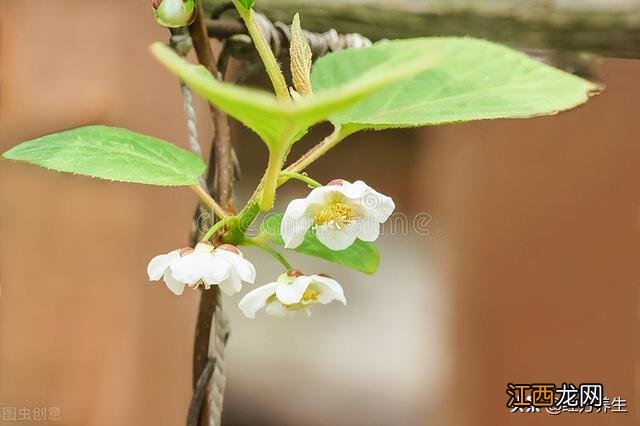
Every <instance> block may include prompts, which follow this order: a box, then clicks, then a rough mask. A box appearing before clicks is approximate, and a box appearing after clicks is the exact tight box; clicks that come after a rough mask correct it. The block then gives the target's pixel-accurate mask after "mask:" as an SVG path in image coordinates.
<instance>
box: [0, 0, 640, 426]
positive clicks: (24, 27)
mask: <svg viewBox="0 0 640 426" xmlns="http://www.w3.org/2000/svg"><path fill="white" fill-rule="evenodd" d="M147 3H148V2H146V1H135V2H132V1H125V0H121V1H72V0H65V1H62V0H58V1H55V2H53V1H46V0H36V1H32V2H16V1H9V0H0V149H1V150H2V151H4V150H6V149H8V148H10V147H11V146H13V145H15V144H17V143H19V142H20V141H23V140H26V139H29V138H32V137H36V136H39V135H42V134H45V133H49V132H54V131H60V130H63V129H68V128H72V127H76V126H81V125H86V124H92V123H104V124H109V125H115V126H122V127H127V128H130V129H132V130H136V131H139V132H143V133H148V134H151V135H154V136H157V137H161V138H163V139H166V140H170V141H172V142H175V143H176V144H178V145H181V146H184V147H186V130H185V125H184V122H183V116H182V105H181V100H180V93H179V88H178V85H177V83H176V82H175V80H174V79H173V78H172V77H171V76H170V75H169V74H168V73H167V72H165V71H164V70H163V69H162V68H161V67H160V66H159V65H158V64H156V63H155V62H154V60H153V59H152V58H151V56H150V55H149V54H148V50H147V47H148V46H149V44H150V43H152V42H153V41H156V40H166V39H167V33H166V31H164V30H162V29H160V28H158V27H157V26H156V24H155V23H154V20H153V18H152V16H151V11H150V8H149V5H148V4H147ZM638 76H640V62H638V61H632V60H614V59H608V60H604V61H603V62H602V64H601V66H600V78H601V79H602V80H603V81H605V82H606V84H607V90H606V91H605V92H604V93H603V94H601V95H599V96H598V97H596V98H594V99H593V100H592V101H591V102H589V103H588V104H587V105H584V106H582V107H579V108H577V109H575V110H573V111H570V112H567V113H563V114H561V115H559V116H556V117H540V118H535V119H530V120H502V121H491V122H478V123H470V124H463V125H455V126H445V127H439V128H426V129H419V130H404V131H396V132H386V133H375V134H374V133H367V134H362V135H358V136H355V137H352V138H351V139H350V140H348V141H347V142H343V144H342V145H340V146H338V147H337V148H336V149H335V150H334V151H333V152H331V153H330V155H329V156H327V157H326V158H324V159H322V160H321V161H319V162H318V163H317V164H314V166H313V167H312V168H311V169H310V172H311V173H312V175H313V176H314V177H315V178H317V179H318V180H321V181H328V180H330V179H333V178H336V177H342V178H346V179H356V178H364V179H365V180H366V181H367V182H368V183H370V184H371V185H372V186H374V187H375V188H377V189H378V190H380V191H381V192H383V193H387V194H391V195H392V196H393V197H394V199H395V200H396V202H397V206H398V208H397V211H398V212H399V213H402V214H403V215H404V218H405V219H402V217H401V218H400V219H399V222H394V224H393V226H390V225H389V226H387V227H386V228H385V231H384V235H383V237H382V238H381V239H380V241H379V242H380V245H379V247H380V250H381V252H382V254H383V260H382V264H381V267H380V270H379V273H377V274H376V275H375V276H373V277H367V276H362V275H360V274H358V273H356V272H351V271H348V270H344V269H341V268H338V267H332V266H327V265H326V264H323V263H321V262H319V261H315V260H309V259H301V258H300V257H296V256H293V258H294V259H300V262H299V263H300V264H301V265H304V266H303V267H304V269H305V270H309V271H324V272H327V273H329V274H331V275H333V276H334V277H335V278H337V279H338V280H339V281H340V282H341V283H343V285H344V287H345V291H346V293H347V297H348V301H349V306H348V308H344V307H342V306H337V305H335V306H333V305H332V306H328V307H327V308H326V309H324V308H323V309H316V310H315V312H314V314H313V316H311V317H310V318H305V317H297V318H296V319H289V320H278V319H269V318H265V317H261V318H260V319H257V320H253V321H252V320H248V319H246V318H243V317H242V316H241V315H239V312H238V310H237V309H236V307H235V305H236V304H237V302H238V300H239V297H231V298H229V297H225V300H224V303H225V305H226V309H227V312H228V313H229V315H230V316H231V320H232V337H231V339H230V342H229V348H228V352H227V366H228V367H227V368H228V370H227V371H228V376H227V380H228V386H227V395H226V400H225V404H226V405H225V413H224V419H223V420H224V424H225V425H264V426H268V425H309V426H315V425H354V426H355V425H368V426H375V425H456V426H493V425H547V424H555V423H557V424H562V425H574V424H575V425H631V424H640V418H639V417H638V414H637V405H638V402H640V401H639V399H640V392H639V388H640V346H639V343H638V333H639V332H640V327H638V325H639V322H640V293H639V292H638V284H639V280H640V278H639V277H640V261H639V259H640V238H639V236H640V234H639V227H640V140H639V138H638V134H640V108H639V107H638V105H639V99H640V83H639V81H640V80H639V79H638ZM198 107H199V114H200V117H201V120H200V121H201V123H203V124H202V129H201V134H202V135H203V141H209V136H208V135H210V134H211V129H210V127H208V126H209V124H208V121H207V111H206V107H205V105H204V104H203V103H201V102H200V103H199V104H198ZM233 130H234V136H235V142H236V147H237V150H238V153H239V158H240V162H241V164H242V168H243V178H242V181H241V182H240V183H239V186H238V189H237V193H236V196H237V199H238V201H240V202H241V201H242V200H244V199H246V196H247V194H248V193H249V192H250V191H251V190H252V186H253V185H255V184H256V182H257V179H258V178H259V175H260V172H261V170H260V167H261V165H262V163H263V161H264V158H265V152H264V149H263V147H262V146H261V145H260V144H259V143H258V142H257V141H256V140H255V137H253V136H252V135H251V134H250V133H249V132H247V131H246V130H244V129H242V128H240V127H239V126H234V129H233ZM323 130H326V129H320V131H318V132H315V133H312V135H311V136H310V138H308V139H309V140H307V141H306V142H303V143H301V144H300V146H299V147H297V151H296V152H298V153H299V152H301V151H302V150H304V148H308V147H309V146H311V144H312V143H313V142H314V141H315V140H317V139H318V138H320V137H321V136H322V131H323ZM207 149H208V146H207ZM304 191H305V188H304V187H303V186H302V185H297V184H295V183H293V184H290V185H289V186H288V187H287V189H286V192H285V193H284V194H283V195H281V196H280V203H281V204H282V203H283V202H284V201H286V199H287V198H288V197H290V196H291V197H293V196H302V195H303V194H304ZM195 203H196V199H195V197H194V196H193V195H192V194H191V193H190V192H189V191H188V190H184V189H175V188H174V189H166V188H152V187H145V186H142V185H128V184H115V183H108V182H102V181H97V180H95V181H92V180H90V179H87V178H82V177H75V176H68V175H60V174H55V173H50V172H47V171H44V170H41V169H38V168H35V167H30V166H26V165H22V164H13V163H9V162H4V161H3V162H0V236H1V238H0V407H39V406H40V407H59V409H60V414H61V418H62V420H61V421H60V422H58V423H59V424H65V425H179V424H183V423H184V418H185V413H186V408H187V406H188V402H189V398H190V383H191V377H190V374H191V365H190V363H191V350H192V347H191V346H192V340H193V328H194V321H195V315H196V311H197V303H198V293H197V292H195V291H190V292H187V293H186V294H185V295H184V296H182V297H180V298H177V297H175V296H173V295H172V294H171V293H170V292H168V291H167V290H166V289H165V288H164V286H163V285H162V284H155V283H149V282H147V277H146V274H145V266H146V263H147V262H148V260H149V259H150V258H151V257H152V256H154V255H156V254H157V253H160V252H166V251H168V250H171V249H173V248H175V247H179V246H183V245H186V243H187V238H188V229H189V222H190V219H191V215H192V213H193V209H194V205H195ZM247 254H248V256H250V257H251V258H252V260H253V259H255V263H256V265H257V266H258V270H259V274H258V282H259V283H263V282H267V281H270V280H272V279H273V277H275V276H276V274H277V273H278V272H277V265H274V264H272V263H271V262H270V260H269V259H267V258H265V257H264V256H262V255H261V254H260V253H256V252H254V251H251V250H250V249H247ZM508 382H516V383H518V382H519V383H527V382H552V383H557V384H560V383H562V382H574V383H576V384H578V383H582V382H599V383H603V384H604V387H605V393H606V394H607V395H608V396H610V397H615V396H621V397H623V398H625V399H627V400H628V406H629V411H630V412H629V414H626V415H622V414H607V415H602V414H600V415H595V414H563V415H561V416H557V417H553V418H552V417H550V416H548V415H546V414H537V415H527V414H510V413H509V412H508V410H507V409H506V408H505V402H506V399H507V396H506V393H505V389H506V384H507V383H508ZM0 423H2V422H0ZM28 423H29V422H20V424H28ZM40 423H42V422H33V424H40ZM7 424H11V422H7Z"/></svg>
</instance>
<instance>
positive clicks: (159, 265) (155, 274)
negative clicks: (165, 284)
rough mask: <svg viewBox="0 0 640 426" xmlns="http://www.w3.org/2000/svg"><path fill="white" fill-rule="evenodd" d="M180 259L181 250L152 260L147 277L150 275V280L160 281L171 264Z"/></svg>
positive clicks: (148, 266)
mask: <svg viewBox="0 0 640 426" xmlns="http://www.w3.org/2000/svg"><path fill="white" fill-rule="evenodd" d="M179 257H180V252H179V250H173V251H171V252H169V253H167V254H160V255H158V256H156V257H154V258H153V259H151V261H150V262H149V265H147V275H149V280H151V281H158V280H159V279H160V278H162V275H163V274H164V272H165V271H166V270H167V269H168V268H169V266H170V265H171V262H173V261H174V260H175V259H177V258H179Z"/></svg>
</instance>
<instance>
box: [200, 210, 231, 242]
mask: <svg viewBox="0 0 640 426" xmlns="http://www.w3.org/2000/svg"><path fill="white" fill-rule="evenodd" d="M233 217H234V216H227V217H225V218H224V219H222V220H220V221H218V222H216V223H214V224H213V226H211V228H209V230H208V231H207V233H206V234H205V236H204V237H202V240H201V241H202V242H204V241H209V239H210V238H211V237H213V235H214V234H215V233H216V232H218V231H219V230H220V228H222V227H223V226H224V225H226V224H227V223H228V222H229V220H231V219H232V218H233Z"/></svg>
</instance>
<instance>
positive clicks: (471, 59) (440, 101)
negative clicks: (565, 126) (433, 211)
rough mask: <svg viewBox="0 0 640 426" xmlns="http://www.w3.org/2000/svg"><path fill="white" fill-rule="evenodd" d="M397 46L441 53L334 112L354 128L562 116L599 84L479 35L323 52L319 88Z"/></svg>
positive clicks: (344, 79) (340, 81) (345, 80)
mask: <svg viewBox="0 0 640 426" xmlns="http://www.w3.org/2000/svg"><path fill="white" fill-rule="evenodd" d="M397 51H411V52H417V53H415V54H416V55H421V56H425V55H432V54H437V55H439V58H440V59H439V60H438V62H437V63H436V64H434V65H433V66H432V67H430V68H429V69H427V70H426V71H424V72H422V73H420V74H417V75H415V76H414V77H413V78H409V79H405V80H404V81H402V82H400V83H396V84H394V85H393V86H390V87H387V88H386V89H384V90H381V91H379V92H377V93H375V94H373V95H371V96H369V97H367V98H366V99H365V100H363V101H361V102H359V103H357V104H356V105H353V106H352V107H350V108H348V109H345V110H342V111H339V112H337V113H335V114H333V115H332V116H331V121H332V122H333V123H334V124H340V125H350V127H351V128H353V129H362V128H376V129H382V128H390V127H413V126H424V125H436V124H444V123H453V122H460V121H468V120H479V119H492V118H507V117H519V118H524V117H531V116H536V115H544V114H555V113H557V112H559V111H562V110H565V109H569V108H573V107H575V106H577V105H580V104H582V103H584V102H586V101H587V99H588V97H589V95H590V94H592V93H594V92H596V91H597V90H598V87H597V86H596V85H594V84H593V83H590V82H588V81H586V80H583V79H581V78H578V77H575V76H573V75H571V74H568V73H566V72H563V71H560V70H558V69H555V68H553V67H550V66H548V65H545V64H543V63H540V62H538V61H535V60H533V59H531V58H529V57H528V56H526V55H524V54H522V53H519V52H517V51H514V50H512V49H509V48H507V47H504V46H500V45H497V44H495V43H491V42H488V41H484V40H477V39H472V38H455V37H451V38H418V39H410V40H395V41H387V42H380V43H377V44H376V45H374V46H373V47H371V48H369V49H362V50H346V51H339V52H336V53H332V54H330V55H327V56H324V57H322V58H320V59H319V60H318V61H317V62H316V64H315V65H314V67H313V70H312V76H311V77H312V85H313V90H314V92H317V93H323V92H325V91H332V90H335V88H336V87H341V86H344V85H345V84H349V82H350V81H352V80H354V79H357V78H358V76H359V75H360V74H361V73H362V72H364V71H365V70H367V69H369V68H371V67H374V66H376V64H378V63H380V62H386V61H388V58H389V57H393V56H394V55H396V54H397Z"/></svg>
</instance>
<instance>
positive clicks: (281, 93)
mask: <svg viewBox="0 0 640 426" xmlns="http://www.w3.org/2000/svg"><path fill="white" fill-rule="evenodd" d="M233 4H234V5H235V7H236V9H237V10H238V14H240V17H241V18H242V20H243V21H244V23H245V25H246V26H247V31H248V32H249V35H250V36H251V39H252V40H253V44H254V46H255V47H256V50H257V51H258V55H260V59H262V62H263V64H264V68H265V70H266V71H267V74H268V75H269V79H270V80H271V84H272V85H273V89H274V90H275V93H276V97H277V98H278V99H281V100H284V101H287V102H289V101H290V100H291V98H290V97H289V89H288V88H287V82H286V81H285V79H284V75H282V70H281V69H280V65H278V61H277V60H276V57H275V56H274V54H273V52H272V51H271V47H270V46H269V44H268V43H267V41H266V40H265V38H264V35H263V34H262V31H260V27H259V26H258V23H257V22H256V19H255V12H254V11H253V9H251V8H249V9H246V8H245V7H244V6H242V5H241V4H240V3H239V2H238V1H237V0H233Z"/></svg>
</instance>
